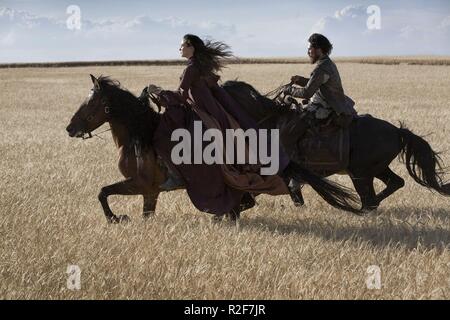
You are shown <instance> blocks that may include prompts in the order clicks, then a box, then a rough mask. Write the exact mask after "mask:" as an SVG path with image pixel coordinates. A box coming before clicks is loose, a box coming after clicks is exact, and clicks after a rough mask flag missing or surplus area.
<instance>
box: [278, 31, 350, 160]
mask: <svg viewBox="0 0 450 320" xmlns="http://www.w3.org/2000/svg"><path fill="white" fill-rule="evenodd" d="M308 42H309V47H308V56H309V59H310V62H311V63H312V64H316V67H315V68H314V70H313V72H312V73H311V76H310V78H309V79H308V78H304V77H302V76H298V75H296V76H293V77H292V78H291V82H292V83H293V84H296V85H298V86H300V87H294V86H290V87H288V88H287V89H285V91H284V93H285V94H287V95H291V96H293V97H295V98H302V99H306V100H309V102H308V104H307V106H306V107H305V110H306V111H307V112H306V118H309V119H304V120H305V121H298V119H296V118H295V117H293V118H290V119H289V120H287V122H286V123H284V124H283V125H282V126H281V128H280V139H281V141H282V144H283V147H284V148H285V151H286V152H287V153H288V154H289V155H292V152H295V150H296V144H297V142H298V140H299V139H300V138H301V137H302V136H303V134H304V133H305V132H306V130H307V129H308V125H309V124H310V123H311V122H313V121H317V122H323V123H325V122H327V120H330V122H332V123H334V124H336V125H338V126H341V127H347V126H348V125H349V124H350V122H351V121H352V119H353V117H354V116H355V115H356V111H355V109H354V105H355V103H354V102H353V100H352V99H350V98H349V97H347V96H346V95H345V94H344V89H343V88H342V82H341V78H340V76H339V72H338V69H337V67H336V65H335V64H334V62H333V61H331V59H330V57H329V54H330V53H331V50H332V49H333V45H332V44H331V43H330V41H329V40H328V39H327V38H326V37H325V36H323V35H321V34H318V33H314V34H312V35H311V36H310V37H309V39H308ZM308 122H309V123H308Z"/></svg>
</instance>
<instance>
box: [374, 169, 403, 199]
mask: <svg viewBox="0 0 450 320" xmlns="http://www.w3.org/2000/svg"><path fill="white" fill-rule="evenodd" d="M376 178H378V179H380V180H381V181H383V183H384V184H385V185H386V188H385V189H384V190H383V191H381V192H380V193H379V194H377V200H378V202H381V201H383V200H384V199H386V198H387V197H389V196H390V195H391V194H393V193H394V192H395V191H397V190H398V189H401V188H403V186H404V185H405V180H403V179H402V178H401V177H399V176H398V175H396V174H395V173H394V172H393V171H392V170H391V169H389V167H387V168H386V169H385V170H384V171H383V172H382V173H380V174H377V175H376Z"/></svg>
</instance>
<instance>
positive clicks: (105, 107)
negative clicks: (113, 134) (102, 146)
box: [81, 97, 111, 140]
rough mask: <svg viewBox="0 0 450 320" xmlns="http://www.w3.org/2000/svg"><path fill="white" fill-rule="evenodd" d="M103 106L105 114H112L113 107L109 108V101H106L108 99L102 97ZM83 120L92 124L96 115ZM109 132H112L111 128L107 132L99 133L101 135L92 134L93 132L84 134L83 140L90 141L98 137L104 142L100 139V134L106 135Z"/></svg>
mask: <svg viewBox="0 0 450 320" xmlns="http://www.w3.org/2000/svg"><path fill="white" fill-rule="evenodd" d="M101 105H102V107H103V110H104V112H105V114H109V113H111V107H109V106H108V104H107V101H106V98H104V97H102V99H101ZM83 120H84V121H86V122H88V123H89V122H91V121H92V120H94V115H93V114H90V115H88V116H87V117H86V118H84V119H83ZM108 131H111V128H109V129H106V130H104V131H101V132H99V133H92V131H89V132H83V135H82V136H81V139H83V140H87V139H90V138H93V137H97V138H100V139H102V140H104V139H103V138H102V137H100V134H102V133H105V132H108Z"/></svg>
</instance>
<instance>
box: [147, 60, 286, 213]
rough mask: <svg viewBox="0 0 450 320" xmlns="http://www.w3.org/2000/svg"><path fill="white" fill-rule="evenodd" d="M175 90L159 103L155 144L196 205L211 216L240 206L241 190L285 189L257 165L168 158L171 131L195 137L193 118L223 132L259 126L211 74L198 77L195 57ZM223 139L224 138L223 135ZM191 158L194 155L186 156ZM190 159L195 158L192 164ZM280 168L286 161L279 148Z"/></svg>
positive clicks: (275, 191) (274, 192)
mask: <svg viewBox="0 0 450 320" xmlns="http://www.w3.org/2000/svg"><path fill="white" fill-rule="evenodd" d="M180 80H181V81H180V85H179V88H178V90H177V91H163V92H161V94H160V97H159V99H160V102H161V104H162V105H163V106H164V107H165V109H166V111H165V112H164V113H163V115H162V117H161V121H160V124H159V126H158V128H157V130H156V132H155V135H154V140H153V145H154V147H155V150H156V152H157V153H158V155H159V156H160V157H161V158H162V159H163V160H164V161H165V163H166V164H167V165H169V166H170V167H171V169H172V170H174V171H175V172H177V174H179V175H180V176H181V177H182V178H183V180H184V181H185V183H186V190H187V193H188V195H189V197H190V199H191V201H192V203H193V204H194V205H195V207H196V208H197V209H199V210H200V211H204V212H209V213H214V214H224V213H228V212H230V211H231V210H232V209H233V208H235V207H236V206H237V205H239V204H240V202H241V199H242V196H243V195H244V193H245V192H251V193H254V194H259V193H266V194H271V195H280V194H286V193H287V192H288V190H287V188H286V186H285V184H284V182H283V180H282V179H281V178H280V177H279V176H277V175H272V176H261V175H260V174H259V169H260V165H249V164H244V165H230V164H204V163H203V164H179V165H175V164H174V163H173V162H172V160H171V151H172V148H173V147H174V146H175V145H177V144H178V141H171V135H172V132H173V130H175V129H178V128H184V129H187V130H188V131H189V132H190V133H191V136H192V137H193V136H194V121H196V120H197V121H202V124H203V131H205V130H206V129H210V128H216V129H219V130H220V131H222V133H223V134H224V132H225V130H226V129H238V128H242V129H244V130H246V129H250V128H253V129H257V125H256V123H255V121H253V119H251V118H250V117H249V116H248V115H247V114H246V113H245V112H244V111H243V110H242V109H241V108H240V106H239V104H238V103H237V102H236V101H234V100H233V98H232V97H231V96H230V95H229V94H228V93H227V92H226V91H225V90H224V89H223V88H222V87H220V86H219V85H218V84H217V81H218V77H217V76H215V75H210V76H206V77H205V76H202V75H201V74H200V70H199V69H198V68H197V66H196V62H195V58H191V59H189V61H188V65H187V67H186V68H185V70H184V72H183V74H182V76H181V79H180ZM224 137H225V136H224ZM190 156H191V159H193V157H194V155H190ZM192 163H193V162H192ZM279 163H280V170H283V169H284V168H285V167H286V166H287V163H288V159H287V157H286V156H285V154H284V153H282V152H281V150H280V157H279Z"/></svg>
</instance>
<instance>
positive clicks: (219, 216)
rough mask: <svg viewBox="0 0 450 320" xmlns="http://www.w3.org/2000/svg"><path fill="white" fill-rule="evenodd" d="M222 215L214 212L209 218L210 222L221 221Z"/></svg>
mask: <svg viewBox="0 0 450 320" xmlns="http://www.w3.org/2000/svg"><path fill="white" fill-rule="evenodd" d="M223 217H224V215H223V214H216V215H214V216H213V217H212V218H211V222H212V223H218V222H222V220H223Z"/></svg>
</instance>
